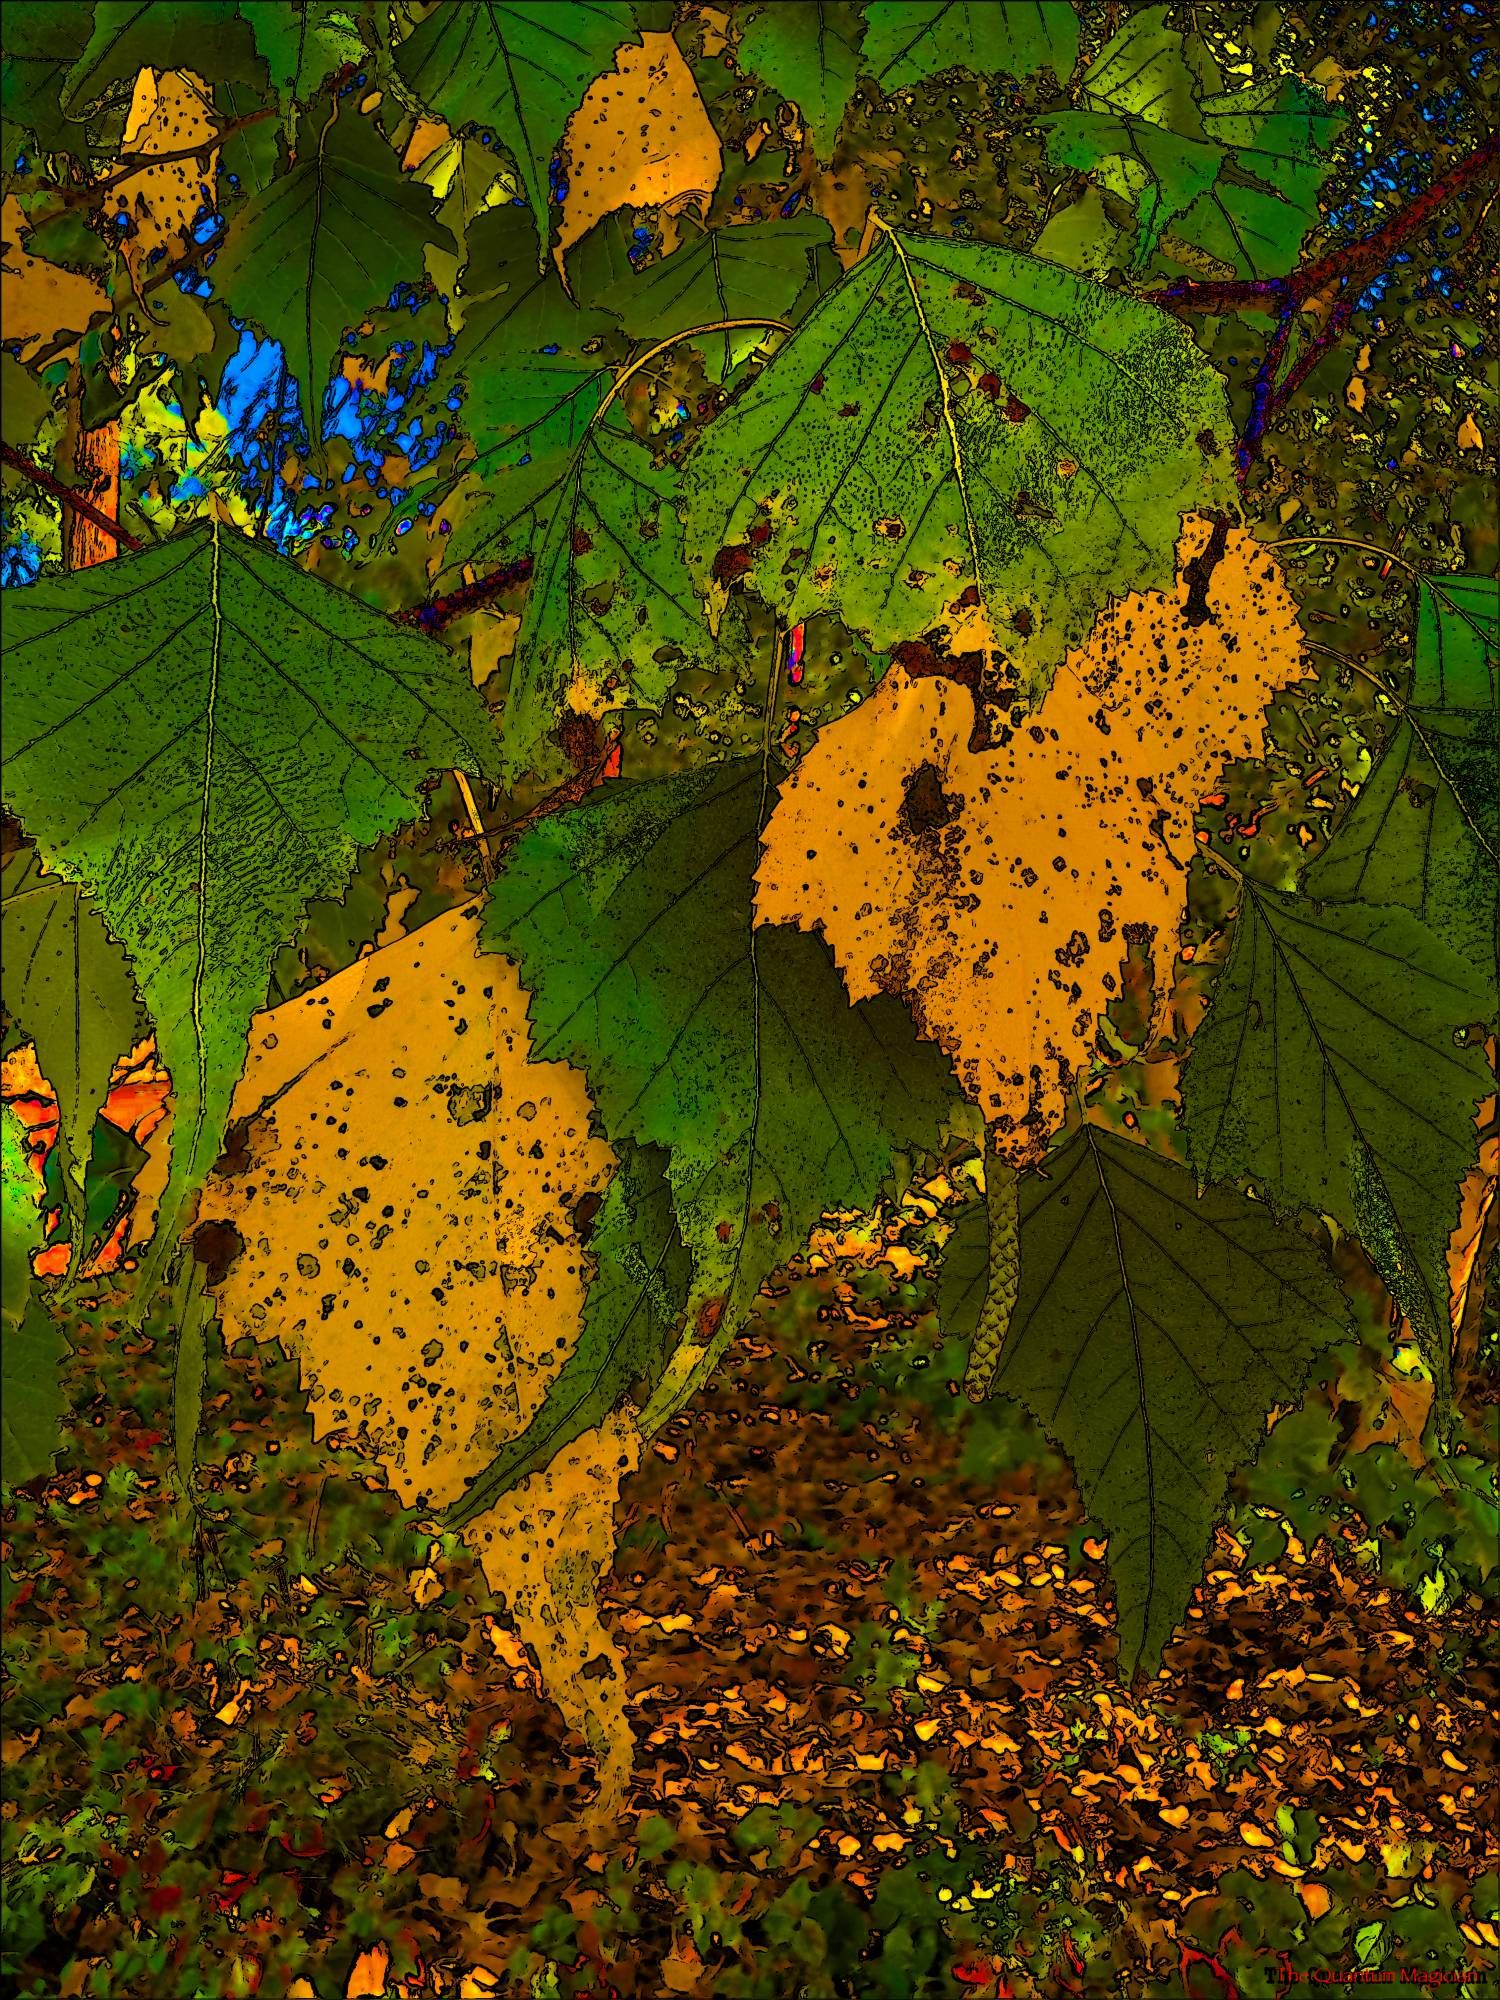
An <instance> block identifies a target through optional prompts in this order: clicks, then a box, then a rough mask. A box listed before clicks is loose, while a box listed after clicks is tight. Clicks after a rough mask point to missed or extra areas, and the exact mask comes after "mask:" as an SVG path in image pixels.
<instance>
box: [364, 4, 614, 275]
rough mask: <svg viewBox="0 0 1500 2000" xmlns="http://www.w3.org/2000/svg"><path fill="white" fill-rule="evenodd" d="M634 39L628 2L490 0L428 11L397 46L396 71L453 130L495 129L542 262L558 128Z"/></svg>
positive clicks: (539, 265) (557, 143)
mask: <svg viewBox="0 0 1500 2000" xmlns="http://www.w3.org/2000/svg"><path fill="white" fill-rule="evenodd" d="M639 40H640V37H639V35H638V34H637V33H636V25H635V13H634V9H633V8H631V7H630V6H628V5H626V4H625V0H570V4H569V5H568V6H566V7H560V6H558V5H557V0H487V3H486V5H484V6H483V7H473V6H443V7H437V8H434V10H433V11H432V13H431V14H429V15H428V17H427V19H426V20H425V21H423V22H422V24H421V25H420V27H418V28H417V29H416V30H415V31H414V33H412V34H411V35H409V36H408V37H407V39H406V40H405V41H404V42H403V43H402V44H401V46H400V48H399V49H398V51H397V54H396V66H397V68H398V69H399V70H400V72H401V74H402V76H404V77H405V79H406V81H407V83H408V84H410V86H411V88H412V89H413V90H414V91H415V92H416V94H417V96H418V97H420V98H421V99H422V101H423V103H424V104H426V105H428V106H430V107H431V109H432V110H433V111H435V112H436V113H437V115H438V116H439V117H440V118H443V119H446V121H447V123H448V125H449V126H450V128H451V129H452V130H453V131H454V132H457V131H458V130H459V129H460V128H461V127H462V126H464V125H468V124H470V123H473V124H476V125H484V126H488V127H489V128H490V129H491V130H492V131H494V132H497V133H498V134H499V135H500V139H501V142H502V143H503V145H504V146H505V148H506V150H507V151H508V152H509V153H510V155H511V157H512V159H514V161H515V163H516V166H517V167H518V169H519V170H520V175H521V180H522V183H523V185H524V186H525V189H526V194H527V197H528V199H529V200H530V203H531V212H532V215H533V216H534V217H535V219H536V230H537V239H538V268H540V267H541V265H542V264H543V263H545V261H546V254H547V252H546V245H547V238H548V235H549V234H550V215H549V207H548V203H549V189H548V169H549V167H550V165H551V161H552V156H553V154H554V153H555V152H556V150H557V147H558V145H559V143H560V142H561V139H562V135H563V128H564V126H565V125H566V124H567V122H568V120H569V118H570V117H571V116H572V115H573V113H574V112H575V111H576V110H577V109H578V106H579V105H580V104H581V103H582V101H583V93H584V91H585V90H586V89H587V88H588V86H589V84H590V83H592V81H593V80H594V78H595V77H596V76H600V75H602V74H603V72H604V71H605V70H607V69H610V68H611V67H612V66H613V63H614V58H615V51H616V49H618V48H619V47H620V46H621V45H622V44H623V43H625V42H637V41H639Z"/></svg>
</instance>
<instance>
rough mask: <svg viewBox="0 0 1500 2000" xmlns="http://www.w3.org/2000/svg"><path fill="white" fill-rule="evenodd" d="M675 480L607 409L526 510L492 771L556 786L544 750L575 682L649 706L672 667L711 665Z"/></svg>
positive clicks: (657, 700) (661, 695)
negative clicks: (497, 762) (526, 563)
mask: <svg viewBox="0 0 1500 2000" xmlns="http://www.w3.org/2000/svg"><path fill="white" fill-rule="evenodd" d="M676 484H677V482H676V478H675V475H673V474H672V473H671V472H670V471H661V470H658V469H657V468H654V467H653V466H652V464H651V461H650V458H649V457H648V456H647V454H646V453H645V452H644V451H643V450H642V449H641V446H640V444H639V443H638V442H637V440H636V438H635V436H634V434H633V432H632V431H631V429H630V426H629V424H628V423H626V421H625V419H624V416H623V413H622V412H620V411H619V410H618V408H617V409H616V410H614V411H612V412H611V414H610V416H609V417H608V418H607V419H606V420H605V421H604V422H602V423H596V424H594V425H593V426H592V428H590V429H589V430H588V431H587V432H586V434H585V435H584V437H583V440H582V442H581V444H580V446H579V448H578V450H577V451H576V452H575V453H574V454H573V455H572V457H571V459H570V460H569V462H568V465H567V467H566V469H565V471H564V472H563V474H562V476H561V477H560V478H559V479H558V482H557V484H556V486H555V487H554V488H553V489H552V491H551V493H550V494H548V495H547V496H545V498H544V499H543V500H542V501H540V502H539V503H538V505H537V507H536V509H535V516H534V518H535V521H536V524H537V527H538V529H539V531H540V539H539V540H538V542H537V545H536V554H535V564H536V566H535V570H534V573H533V575H532V580H531V588H530V590H529V592H528V594H527V599H526V608H525V611H524V612H523V614H522V618H521V630H520V632H519V634H518V635H517V638H516V648H515V662H514V666H513V668H512V671H511V680H510V691H509V695H508V698H507V701H506V706H505V724H504V732H503V737H502V757H501V768H502V770H503V771H504V773H505V776H506V780H507V782H510V783H513V782H514V780H515V779H516V778H517V777H518V776H520V775H521V774H522V773H523V772H526V771H538V772H540V773H541V774H542V775H543V776H545V777H549V778H555V777H556V776H558V775H559V773H560V772H561V770H562V768H563V763H562V761H561V759H560V753H554V754H553V755H551V756H549V755H548V754H547V753H546V750H545V746H546V744H547V742H548V739H549V738H550V737H551V735H552V733H553V729H554V726H555V724H556V721H557V716H558V712H559V709H560V707H561V705H562V699H563V696H564V694H565V693H566V692H567V690H568V688H569V686H570V684H572V682H573V681H574V680H575V679H576V678H578V677H580V676H581V677H582V679H583V680H584V681H585V682H586V683H588V684H589V685H590V686H591V687H593V688H594V689H596V690H597V689H602V688H603V687H604V685H605V683H606V682H608V681H610V680H611V679H617V680H618V681H619V682H620V683H622V684H623V685H626V686H628V688H629V690H630V694H631V696H632V697H633V699H634V701H635V702H636V703H637V704H639V705H640V706H642V707H646V708H660V706H661V704H662V701H663V700H664V699H665V697H666V694H667V692H668V690H669V689H670V687H671V686H672V683H673V681H674V679H675V678H676V676H677V673H678V671H679V669H680V668H681V667H683V666H685V665H708V664H711V662H712V660H713V658H714V654H715V646H714V641H713V637H712V635H711V634H710V632H709V629H708V626H707V623H706V622H705V619H704V616H703V608H702V605H701V604H700V603H699V601H698V598H697V597H696V595H695V594H694V593H693V591H692V590H691V589H690V588H689V587H688V584H687V578H686V575H685V572H684V569H683V560H682V523H681V522H680V521H679V520H678V518H677V514H676V510H675V505H674V502H675V499H676Z"/></svg>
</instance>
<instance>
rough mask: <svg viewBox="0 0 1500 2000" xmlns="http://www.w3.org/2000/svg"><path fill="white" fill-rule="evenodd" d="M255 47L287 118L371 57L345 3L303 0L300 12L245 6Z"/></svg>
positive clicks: (245, 1) (261, 1) (244, 0)
mask: <svg viewBox="0 0 1500 2000" xmlns="http://www.w3.org/2000/svg"><path fill="white" fill-rule="evenodd" d="M240 12H241V13H242V14H243V16H244V17H245V20H246V21H247V22H248V23H249V26H250V33H251V34H252V36H253V37H254V38H255V47H256V50H257V52H258V54H259V55H260V58H261V60H262V62H264V64H265V66H266V69H267V71H268V72H269V74H270V78H271V87H272V89H273V90H274V91H275V92H276V101H277V103H278V104H279V105H280V106H281V115H282V117H283V118H286V119H290V118H291V117H292V115H293V112H294V110H295V108H296V106H297V105H299V104H305V103H306V102H307V100H308V98H309V97H311V96H312V94H313V92H314V91H315V90H316V89H317V87H318V85H319V84H320V83H322V82H323V80H324V79H325V78H326V77H330V76H332V75H333V73H334V71H335V70H336V69H339V68H341V67H342V65H343V64H344V63H346V62H359V61H360V60H361V58H362V57H363V56H364V54H365V48H364V44H363V43H362V42H361V41H360V38H359V36H358V34H357V33H356V32H355V29H354V26H353V24H352V22H351V21H350V19H349V13H348V9H347V7H346V6H345V5H343V4H341V0H302V4H301V5H300V6H297V7H268V6H267V5H266V4H265V0H240Z"/></svg>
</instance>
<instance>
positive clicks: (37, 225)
mask: <svg viewBox="0 0 1500 2000" xmlns="http://www.w3.org/2000/svg"><path fill="white" fill-rule="evenodd" d="M275 116H276V111H275V107H274V106H271V105H268V106H267V107H266V109H265V110H264V111H251V112H247V113H246V115H245V116H244V117H243V118H234V119H231V120H230V122H229V124H227V125H225V126H223V127H221V129H220V130H219V131H217V132H210V133H209V134H208V135H207V137H205V138H203V139H200V140H199V141H198V144H197V145H196V146H179V147H178V148H177V150H176V151H175V152H172V153H121V154H120V155H119V158H120V160H121V162H123V164H122V165H121V166H120V168H119V171H118V172H117V173H113V174H107V175H106V176H105V178H104V179H103V180H102V181H88V182H86V183H85V184H84V185H83V186H82V187H75V188H53V189H52V190H51V192H52V193H53V194H55V195H56V196H57V207H56V208H54V209H53V210H52V211H51V212H50V213H49V214H47V215H42V216H38V217H36V218H35V220H33V221H29V222H28V223H27V227H28V229H31V230H37V229H41V228H44V227H45V225H46V224H47V223H49V222H56V221H57V219H58V217H59V216H63V215H66V214H67V213H68V211H69V210H70V209H73V208H78V207H79V206H81V205H84V204H87V203H88V202H91V201H97V200H98V199H99V197H100V196H101V195H106V194H108V193H109V191H110V189H111V188H117V187H118V186H119V185H120V183H121V182H122V181H129V180H134V179H135V177H136V175H137V174H140V173H144V172H145V171H146V170H147V169H148V168H150V167H170V166H173V165H175V164H176V162H177V161H179V160H196V159H200V158H202V156H203V155H204V154H206V153H215V152H217V151H218V149H219V148H220V147H221V146H222V145H223V144H224V141H225V140H226V139H232V138H233V137H234V135H235V133H236V132H243V131H244V129H245V127H246V126H247V125H259V124H260V122H261V120H262V119H264V118H274V117H275Z"/></svg>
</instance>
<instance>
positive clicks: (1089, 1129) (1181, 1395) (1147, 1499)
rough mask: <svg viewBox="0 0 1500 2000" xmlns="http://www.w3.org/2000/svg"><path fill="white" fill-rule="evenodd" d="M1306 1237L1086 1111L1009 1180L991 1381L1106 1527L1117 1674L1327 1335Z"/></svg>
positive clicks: (1322, 1277) (1164, 1614)
mask: <svg viewBox="0 0 1500 2000" xmlns="http://www.w3.org/2000/svg"><path fill="white" fill-rule="evenodd" d="M1346 1319H1347V1314H1346V1310H1345V1307H1344V1303H1343V1298H1342V1295H1341V1294H1340V1292H1339V1288H1338V1286H1337V1284H1336V1283H1335V1281H1334V1279H1333V1277H1332V1275H1331V1273H1330V1272H1329V1271H1328V1269H1327V1268H1326V1266H1325V1265H1324V1263H1323V1260H1322V1258H1321V1257H1320V1256H1319V1254H1318V1251H1317V1249H1316V1248H1315V1246H1314V1245H1313V1243H1312V1241H1311V1239H1310V1238H1307V1237H1304V1236H1302V1235H1301V1234H1300V1233H1299V1232H1298V1231H1297V1230H1296V1229H1294V1228H1291V1227H1289V1226H1288V1225H1286V1224H1284V1223H1280V1222H1278V1221H1277V1220H1276V1218H1275V1216H1274V1215H1273V1214H1272V1213H1271V1211H1270V1210H1269V1209H1267V1208H1265V1207H1263V1206H1262V1205H1261V1204H1260V1203H1258V1202H1253V1201H1249V1200H1247V1199H1246V1197H1245V1196H1244V1195H1242V1194H1237V1193H1235V1192H1233V1191H1231V1190H1229V1189H1226V1188H1209V1189H1206V1190H1205V1191H1204V1192H1203V1193H1202V1194H1201V1195H1200V1194H1199V1193H1198V1191H1197V1189H1196V1187H1195V1186H1194V1182H1193V1177H1192V1175H1191V1174H1189V1173H1187V1172H1186V1171H1185V1170H1184V1169H1183V1168H1182V1167H1179V1166H1176V1165H1175V1164H1174V1163H1173V1162H1172V1161H1170V1160H1164V1159H1161V1158H1159V1157H1158V1156H1157V1155H1155V1154H1153V1153H1149V1152H1147V1151H1146V1149H1145V1148H1144V1147H1143V1146H1139V1145H1135V1144H1132V1143H1131V1142H1130V1141H1128V1140H1125V1139H1121V1138H1118V1137H1116V1136H1115V1135H1114V1134H1112V1133H1108V1132H1101V1131H1099V1130H1097V1129H1096V1128H1094V1127H1093V1126H1085V1127H1084V1128H1083V1129H1082V1130H1081V1131H1079V1132H1076V1133H1075V1134H1074V1135H1073V1137H1072V1138H1071V1139H1069V1140H1068V1142H1067V1143H1066V1145H1064V1146H1061V1147H1059V1148H1058V1149H1057V1150H1056V1151H1055V1152H1053V1153H1051V1154H1049V1155H1048V1157H1047V1160H1046V1165H1045V1172H1044V1173H1041V1174H1033V1175H1028V1176H1027V1177H1026V1178H1025V1179H1024V1180H1023V1181H1022V1183H1021V1290H1020V1296H1019V1297H1018V1299H1017V1301H1016V1308H1015V1312H1014V1314H1013V1315H1012V1318H1011V1323H1010V1328H1009V1331H1008V1333H1007V1335H1006V1338H1005V1344H1004V1346H1003V1347H1002V1348H1001V1350H1000V1361H999V1366H998V1368H997V1370H996V1374H995V1380H994V1387H995V1391H996V1392H997V1393H1001V1394H1006V1395H1012V1396H1015V1397H1017V1398H1019V1400H1020V1401H1021V1402H1023V1403H1024V1404H1025V1405H1026V1407H1027V1409H1028V1410H1030V1412H1031V1413H1032V1415H1033V1416H1034V1417H1035V1418H1036V1420H1037V1422H1038V1423H1039V1424H1040V1425H1041V1426H1042V1428H1043V1429H1044V1430H1045V1431H1046V1432H1047V1433H1048V1434H1049V1436H1051V1437H1053V1438H1055V1439H1056V1441H1057V1443H1058V1444H1059V1445H1061V1447H1062V1448H1063V1450H1064V1451H1066V1452H1067V1454H1068V1456H1069V1457H1070V1458H1071V1459H1072V1461H1073V1466H1074V1470H1075V1471H1076V1473H1077V1475H1078V1483H1079V1487H1080V1489H1081V1491H1082V1494H1083V1501H1084V1505H1085V1506H1086V1507H1087V1508H1088V1510H1089V1512H1090V1514H1092V1515H1093V1517H1094V1519H1095V1520H1096V1521H1097V1522H1098V1523H1099V1525H1100V1527H1101V1528H1102V1529H1103V1530H1104V1532H1105V1533H1106V1534H1107V1535H1108V1537H1109V1567H1110V1574H1111V1575H1112V1576H1113V1578H1114V1582H1115V1592H1116V1597H1117V1600H1118V1619H1119V1632H1120V1655H1119V1665H1120V1673H1121V1675H1122V1677H1123V1678H1125V1679H1126V1680H1128V1679H1130V1678H1131V1676H1133V1675H1134V1674H1135V1673H1136V1671H1137V1670H1138V1669H1141V1668H1144V1669H1145V1670H1146V1671H1147V1672H1148V1673H1149V1672H1152V1671H1154V1670H1155V1668H1156V1665H1157V1663H1158V1661H1159V1660H1160V1658H1161V1653H1162V1648H1163V1647H1164V1646H1165V1644H1166V1643H1167V1640H1168V1639H1169V1638H1170V1637H1171V1634H1172V1630H1173V1628H1174V1626H1176V1625H1177V1624H1178V1622H1179V1621H1180V1620H1181V1618H1182V1616H1183V1614H1184V1613H1185V1611H1186V1609H1187V1606H1188V1603H1189V1601H1190V1599H1191V1597H1192V1594H1193V1590H1194V1588H1195V1586H1196V1584H1197V1582H1198V1579H1199V1576H1200V1575H1201V1573H1202V1569H1203V1558H1204V1555H1205V1552H1206V1550H1207V1547H1208V1540H1209V1534H1210V1531H1211V1529H1212V1526H1213V1522H1214V1519H1215V1517H1216V1515H1217V1514H1218V1512H1219V1509H1220V1507H1221V1506H1222V1505H1223V1502H1224V1496H1225V1493H1226V1491H1227V1489H1228V1482H1229V1479H1230V1476H1231V1474H1232V1473H1234V1472H1235V1471H1236V1470H1237V1469H1238V1468H1239V1467H1240V1466H1241V1465H1244V1464H1246V1463H1247V1462H1248V1461H1249V1460H1250V1459H1252V1458H1254V1456H1255V1454H1256V1451H1257V1450H1258V1448H1259V1446H1260V1445H1261V1443H1262V1442H1263V1441H1264V1439H1265V1435H1266V1429H1265V1416H1266V1411H1267V1410H1269V1409H1270V1408H1271V1407H1272V1406H1273V1405H1274V1404H1276V1403H1278V1402H1279V1403H1289V1402H1294V1401H1295V1400H1296V1399H1297V1397H1298V1396H1299V1395H1300V1394H1301V1391H1302V1384H1303V1379H1304V1377H1305V1375H1306V1372H1307V1367H1308V1363H1309V1361H1310V1360H1311V1358H1312V1356H1313V1354H1314V1353H1315V1352H1316V1351H1317V1350H1318V1349H1319V1348H1321V1347H1325V1346H1327V1345H1329V1344H1330V1343H1331V1342H1333V1341H1336V1340H1338V1339H1340V1338H1341V1337H1342V1336H1343V1334H1344V1331H1345V1324H1346ZM1188 1329H1191V1331H1188Z"/></svg>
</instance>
